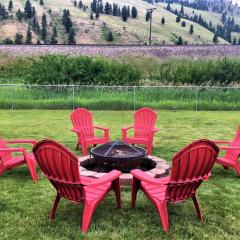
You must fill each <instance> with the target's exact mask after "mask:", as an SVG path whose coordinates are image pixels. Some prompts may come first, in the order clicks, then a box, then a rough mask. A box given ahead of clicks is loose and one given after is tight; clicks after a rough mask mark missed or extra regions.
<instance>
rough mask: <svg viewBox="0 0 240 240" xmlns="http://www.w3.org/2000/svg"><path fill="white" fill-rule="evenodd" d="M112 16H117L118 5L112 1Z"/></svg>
mask: <svg viewBox="0 0 240 240" xmlns="http://www.w3.org/2000/svg"><path fill="white" fill-rule="evenodd" d="M113 16H118V5H117V4H116V3H113Z"/></svg>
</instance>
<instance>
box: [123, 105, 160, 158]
mask: <svg viewBox="0 0 240 240" xmlns="http://www.w3.org/2000/svg"><path fill="white" fill-rule="evenodd" d="M156 119H157V113H156V112H154V111H153V110H152V109H150V108H141V109H139V110H138V111H136V112H135V113H134V125H133V126H129V127H126V128H122V139H123V141H124V142H126V143H128V144H143V145H146V147H147V153H148V154H151V153H152V147H153V137H154V134H155V133H156V132H158V131H159V129H158V128H155V127H154V125H155V122H156ZM132 128H133V130H134V136H133V137H129V136H127V131H128V130H129V129H132Z"/></svg>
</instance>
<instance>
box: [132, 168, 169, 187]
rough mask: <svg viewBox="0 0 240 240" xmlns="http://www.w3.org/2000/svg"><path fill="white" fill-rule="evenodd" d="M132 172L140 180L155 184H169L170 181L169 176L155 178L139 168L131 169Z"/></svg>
mask: <svg viewBox="0 0 240 240" xmlns="http://www.w3.org/2000/svg"><path fill="white" fill-rule="evenodd" d="M131 174H132V175H133V177H135V178H137V179H138V180H140V181H143V182H147V183H150V184H153V185H158V186H159V185H167V184H168V183H169V178H168V177H166V178H164V179H162V180H161V178H160V179H155V178H153V177H150V176H149V175H148V174H146V173H145V172H143V171H141V170H139V169H135V170H132V171H131Z"/></svg>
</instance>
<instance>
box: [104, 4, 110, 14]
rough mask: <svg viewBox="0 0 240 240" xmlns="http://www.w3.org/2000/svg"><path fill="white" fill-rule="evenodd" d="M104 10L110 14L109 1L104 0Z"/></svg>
mask: <svg viewBox="0 0 240 240" xmlns="http://www.w3.org/2000/svg"><path fill="white" fill-rule="evenodd" d="M104 11H105V13H106V14H110V4H109V2H106V4H105V7H104Z"/></svg>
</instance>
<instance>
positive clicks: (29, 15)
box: [24, 0, 33, 19]
mask: <svg viewBox="0 0 240 240" xmlns="http://www.w3.org/2000/svg"><path fill="white" fill-rule="evenodd" d="M24 13H25V17H26V18H28V19H29V18H32V16H33V13H32V4H31V2H30V1H29V0H27V1H26V3H25V7H24Z"/></svg>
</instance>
